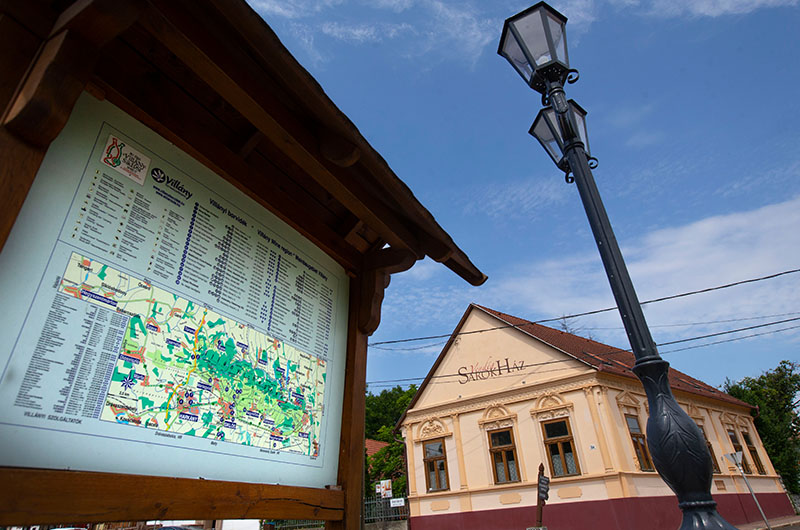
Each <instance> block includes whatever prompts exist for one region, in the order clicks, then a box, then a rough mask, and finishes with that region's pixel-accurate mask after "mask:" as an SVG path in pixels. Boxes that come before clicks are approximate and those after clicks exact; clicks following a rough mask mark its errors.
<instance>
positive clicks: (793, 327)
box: [662, 326, 800, 354]
mask: <svg viewBox="0 0 800 530" xmlns="http://www.w3.org/2000/svg"><path fill="white" fill-rule="evenodd" d="M798 328H800V326H789V327H787V328H781V329H773V330H771V331H764V332H761V333H753V334H751V335H745V336H743V337H734V338H732V339H725V340H716V341H714V342H706V343H705V344H696V345H695V346H687V347H685V348H678V349H676V350H669V351H665V352H662V353H664V354H667V353H675V352H679V351H686V350H694V349H697V348H705V347H706V346H713V345H715V344H722V343H725V342H734V341H737V340H744V339H749V338H751V337H760V336H761V335H772V334H773V333H780V332H782V331H789V330H790V329H798Z"/></svg>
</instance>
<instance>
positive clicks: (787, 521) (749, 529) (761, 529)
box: [737, 515, 800, 530]
mask: <svg viewBox="0 0 800 530" xmlns="http://www.w3.org/2000/svg"><path fill="white" fill-rule="evenodd" d="M769 525H770V526H771V527H772V529H773V530H777V529H778V528H780V529H781V530H800V515H795V516H793V517H781V518H778V519H770V521H769ZM737 528H738V529H739V530H766V528H767V525H765V524H764V521H761V522H760V523H749V524H746V525H740V526H737Z"/></svg>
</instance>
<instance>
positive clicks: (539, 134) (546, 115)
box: [528, 108, 564, 165]
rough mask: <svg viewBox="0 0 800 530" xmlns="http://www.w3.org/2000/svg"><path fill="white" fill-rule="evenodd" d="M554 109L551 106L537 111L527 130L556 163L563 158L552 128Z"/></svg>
mask: <svg viewBox="0 0 800 530" xmlns="http://www.w3.org/2000/svg"><path fill="white" fill-rule="evenodd" d="M555 114H556V113H555V111H554V110H553V109H552V108H546V109H542V110H540V111H539V114H538V115H537V116H536V120H535V121H534V122H533V126H532V127H531V130H530V131H528V132H529V133H530V134H531V135H533V136H535V137H536V139H537V140H539V143H541V144H542V147H544V150H545V151H547V154H548V155H550V158H552V159H553V162H555V164H556V165H559V164H560V163H561V159H562V158H564V155H563V153H562V152H561V141H560V138H558V137H557V136H556V133H555V131H556V130H557V129H554V125H555V122H554V121H553V120H555Z"/></svg>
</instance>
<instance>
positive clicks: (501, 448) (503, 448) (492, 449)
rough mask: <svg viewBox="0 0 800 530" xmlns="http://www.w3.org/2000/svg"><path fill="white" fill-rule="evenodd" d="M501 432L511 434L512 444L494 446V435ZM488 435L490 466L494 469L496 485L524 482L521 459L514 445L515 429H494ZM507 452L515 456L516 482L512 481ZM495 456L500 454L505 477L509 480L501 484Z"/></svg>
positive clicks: (487, 432) (493, 474)
mask: <svg viewBox="0 0 800 530" xmlns="http://www.w3.org/2000/svg"><path fill="white" fill-rule="evenodd" d="M501 432H508V433H509V435H510V438H511V444H509V445H498V446H494V445H493V444H492V435H493V434H498V433H501ZM486 434H487V436H488V440H489V464H490V466H491V468H492V476H493V477H494V483H495V484H496V485H502V484H514V483H516V482H521V481H522V476H521V473H520V466H519V458H518V457H517V446H516V444H515V443H514V428H513V427H503V428H500V429H494V430H491V431H486ZM507 451H511V453H512V454H513V456H514V468H515V471H516V475H517V478H516V480H511V479H510V477H511V473H509V467H508V459H507V458H506V452H507ZM495 454H499V455H500V456H501V458H502V460H503V468H504V469H505V475H506V477H507V479H506V480H504V481H502V482H500V481H499V480H498V479H497V466H496V465H495V457H494V455H495Z"/></svg>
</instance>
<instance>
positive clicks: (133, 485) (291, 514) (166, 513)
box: [0, 468, 344, 526]
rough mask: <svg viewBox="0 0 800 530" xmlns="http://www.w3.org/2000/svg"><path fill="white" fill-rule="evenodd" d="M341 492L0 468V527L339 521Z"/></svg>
mask: <svg viewBox="0 0 800 530" xmlns="http://www.w3.org/2000/svg"><path fill="white" fill-rule="evenodd" d="M343 507H344V495H343V492H341V491H336V490H329V489H317V488H299V487H292V486H279V485H270V484H250V483H240V482H224V481H220V480H202V479H184V478H169V477H149V476H141V475H120V474H115V473H93V472H85V471H52V470H42V469H24V468H0V525H3V526H8V525H18V526H22V525H34V524H57V523H63V522H64V521H71V522H73V523H78V522H81V523H94V522H112V521H142V520H151V519H162V520H163V519H267V518H274V519H318V520H331V521H335V520H341V519H342V517H343V513H344V509H343Z"/></svg>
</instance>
